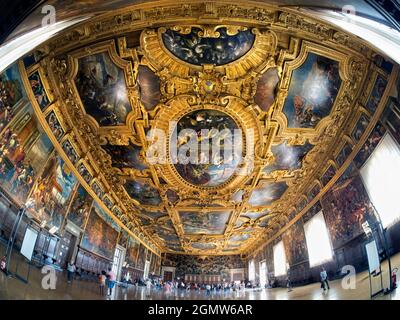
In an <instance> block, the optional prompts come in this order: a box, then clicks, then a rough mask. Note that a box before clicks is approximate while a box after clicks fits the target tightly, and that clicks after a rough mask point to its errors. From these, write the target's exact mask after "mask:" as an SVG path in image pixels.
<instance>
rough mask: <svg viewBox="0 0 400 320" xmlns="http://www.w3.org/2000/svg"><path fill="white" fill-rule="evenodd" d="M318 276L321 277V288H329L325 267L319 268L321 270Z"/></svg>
mask: <svg viewBox="0 0 400 320" xmlns="http://www.w3.org/2000/svg"><path fill="white" fill-rule="evenodd" d="M320 277H321V288H322V289H324V291H325V290H327V289H328V290H329V289H330V287H329V282H328V273H327V272H326V270H325V268H324V267H322V268H321V272H320Z"/></svg>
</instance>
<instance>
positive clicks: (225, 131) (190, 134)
mask: <svg viewBox="0 0 400 320" xmlns="http://www.w3.org/2000/svg"><path fill="white" fill-rule="evenodd" d="M185 129H190V131H184V130H185ZM236 129H238V126H237V124H236V123H235V122H234V121H233V119H232V118H231V117H230V116H228V115H227V114H225V113H222V112H220V111H216V110H198V111H194V112H191V113H189V114H187V115H185V116H184V117H183V118H182V119H180V120H179V121H178V124H177V128H176V130H177V136H178V143H177V146H178V155H179V154H180V150H181V149H182V150H185V149H184V148H186V147H187V144H188V143H193V141H194V142H195V143H197V145H198V149H199V150H200V152H199V154H198V155H196V160H197V163H190V162H189V163H187V164H183V163H179V161H178V163H177V164H175V168H176V169H177V171H178V173H179V174H180V175H181V177H182V178H183V179H185V180H186V181H188V182H190V183H192V184H195V185H203V186H217V185H220V184H222V183H224V182H226V181H227V180H228V179H229V178H230V177H231V176H232V175H233V174H234V172H235V170H236V168H237V166H238V165H239V163H240V161H241V155H242V148H241V147H240V145H237V146H236V147H234V146H235V144H234V143H233V140H232V139H233V137H234V134H235V130H236ZM182 132H187V133H186V134H181V133H182ZM201 144H208V146H209V149H208V153H207V151H206V152H203V151H202V148H201ZM213 145H217V146H219V152H215V153H213V152H212V151H213V148H212V146H213ZM225 147H226V148H231V150H229V151H231V152H229V153H228V152H227V153H226V154H225V152H226V151H228V150H225ZM178 160H179V159H178Z"/></svg>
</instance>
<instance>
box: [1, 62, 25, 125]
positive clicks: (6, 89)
mask: <svg viewBox="0 0 400 320" xmlns="http://www.w3.org/2000/svg"><path fill="white" fill-rule="evenodd" d="M25 102H26V92H25V89H24V85H23V83H22V80H21V74H20V72H19V69H18V64H16V63H15V64H13V65H11V66H10V67H9V68H8V69H6V70H4V71H3V72H2V73H1V74H0V132H1V131H3V130H4V128H5V127H6V126H7V124H8V123H10V122H11V121H12V119H13V118H14V116H15V115H16V114H17V112H18V110H20V108H21V107H22V106H23V105H24V104H25Z"/></svg>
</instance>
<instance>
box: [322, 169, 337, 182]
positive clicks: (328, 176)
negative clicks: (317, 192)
mask: <svg viewBox="0 0 400 320" xmlns="http://www.w3.org/2000/svg"><path fill="white" fill-rule="evenodd" d="M335 173H336V170H335V168H334V167H333V166H332V165H330V166H329V167H328V169H327V170H326V171H325V173H324V174H323V175H322V177H321V182H322V185H323V186H325V185H326V184H327V183H328V182H329V181H331V179H332V178H333V177H334V175H335Z"/></svg>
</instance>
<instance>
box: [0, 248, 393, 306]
mask: <svg viewBox="0 0 400 320" xmlns="http://www.w3.org/2000/svg"><path fill="white" fill-rule="evenodd" d="M17 260H18V259H17V258H16V257H15V258H14V261H17ZM392 260H393V266H394V267H397V266H399V265H400V254H398V255H396V256H395V257H393V259H392ZM13 268H14V269H13ZM383 268H384V269H386V265H384V267H383ZM12 270H16V265H14V266H13V267H12ZM27 271H28V270H27V269H26V265H24V264H20V265H19V266H18V273H19V274H21V275H24V276H25V275H27ZM383 276H384V279H385V280H386V279H387V278H388V277H387V273H385V272H384V274H383ZM43 277H44V275H43V274H41V272H40V269H38V268H36V267H33V268H31V271H30V275H29V283H28V284H25V283H24V282H22V281H20V280H19V279H16V278H13V277H7V276H6V275H5V274H4V273H2V272H0V299H1V300H4V299H33V300H35V299H57V300H59V299H79V300H85V299H90V300H94V299H95V300H99V299H100V300H106V299H118V300H140V299H163V300H181V299H191V300H198V299H201V300H204V299H205V300H208V299H210V300H221V299H224V300H235V299H249V300H288V299H294V300H299V299H300V300H338V299H346V300H359V299H369V298H370V291H369V290H370V289H369V279H368V274H367V272H362V273H359V274H357V276H356V289H354V290H345V289H343V287H342V285H341V280H336V281H331V283H330V284H331V290H329V291H328V292H325V293H324V292H323V290H321V289H320V285H319V283H315V284H310V285H306V286H302V287H295V288H294V289H293V291H291V292H288V291H287V289H286V288H274V289H262V290H261V289H259V290H249V289H247V290H245V291H241V292H226V293H212V294H211V295H210V296H206V294H205V293H204V292H198V291H190V292H186V290H175V291H172V292H165V291H164V290H156V289H152V290H151V291H150V292H148V291H147V290H146V288H144V287H134V286H130V287H129V288H127V289H126V288H122V287H116V288H115V289H114V292H113V294H112V296H111V297H110V298H107V297H104V296H101V295H100V294H99V288H98V286H97V284H96V283H94V282H88V281H78V280H75V281H74V282H73V283H72V284H67V281H66V277H65V275H64V274H61V273H60V274H58V278H57V282H56V288H55V289H54V290H45V289H43V288H42V286H41V282H42V279H43ZM385 282H387V281H385ZM385 285H387V284H386V283H385ZM375 299H396V300H400V289H398V290H397V291H394V292H393V293H392V294H390V295H380V296H378V297H376V298H375Z"/></svg>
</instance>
